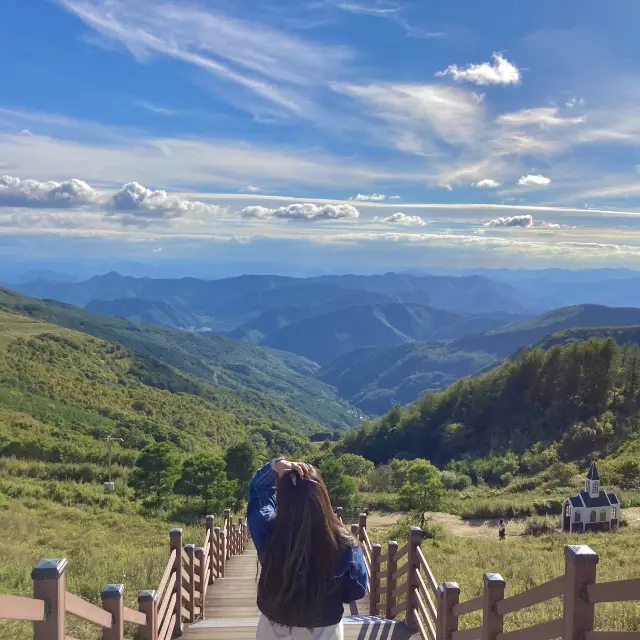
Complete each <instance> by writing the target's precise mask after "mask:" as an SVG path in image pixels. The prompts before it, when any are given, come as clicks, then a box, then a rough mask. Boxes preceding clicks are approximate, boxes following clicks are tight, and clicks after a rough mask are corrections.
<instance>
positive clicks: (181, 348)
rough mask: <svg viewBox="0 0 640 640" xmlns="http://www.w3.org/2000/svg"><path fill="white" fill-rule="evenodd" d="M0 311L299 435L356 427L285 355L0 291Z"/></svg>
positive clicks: (355, 415) (327, 391)
mask: <svg viewBox="0 0 640 640" xmlns="http://www.w3.org/2000/svg"><path fill="white" fill-rule="evenodd" d="M2 307H4V308H6V309H10V310H13V311H17V312H20V313H24V314H26V315H29V316H32V317H35V318H39V319H41V320H44V321H47V322H51V323H52V324H56V325H59V326H62V327H66V328H68V329H74V330H77V331H81V332H84V333H88V334H90V335H93V336H95V337H97V338H101V339H103V340H106V341H108V342H111V343H114V344H120V345H122V346H124V347H126V348H128V349H131V350H133V351H135V352H136V353H137V354H139V355H141V356H145V357H148V358H151V359H153V360H156V361H158V362H161V363H163V364H165V365H169V366H171V367H174V368H176V369H179V370H180V371H182V372H183V373H186V374H188V375H190V376H193V377H195V378H197V379H199V380H202V381H204V382H205V383H207V384H209V385H213V386H215V387H217V388H219V389H221V390H222V391H224V390H227V391H228V392H230V395H231V396H233V397H235V398H236V400H239V401H241V402H242V403H243V404H246V405H250V406H252V407H253V408H254V409H255V411H258V412H260V413H261V415H262V416H263V417H264V418H267V419H270V420H273V421H276V422H282V423H285V424H287V425H289V426H292V427H294V428H296V429H298V430H300V431H306V432H308V433H311V432H315V431H319V430H327V429H329V430H337V429H344V428H347V427H349V426H352V425H354V424H357V423H358V421H359V412H358V411H357V410H354V409H353V408H351V407H350V406H349V405H348V404H347V403H346V402H345V401H344V400H341V399H340V398H339V397H338V396H337V395H336V393H335V391H334V390H333V389H332V388H331V387H330V386H328V385H326V384H324V383H322V382H320V381H318V380H316V379H315V378H314V377H313V374H315V372H316V371H317V370H318V365H317V364H316V363H313V362H310V361H309V360H305V359H304V358H301V357H299V356H296V355H294V354H292V353H285V352H277V351H272V350H267V349H261V348H260V347H254V346H253V345H250V344H247V343H245V342H240V341H237V340H229V339H227V338H221V337H205V336H200V335H198V334H196V333H192V332H187V331H181V330H178V329H169V328H167V327H160V326H155V325H147V324H136V323H133V322H129V321H128V320H124V319H123V318H113V317H108V316H100V315H96V314H93V313H90V312H88V311H86V310H84V309H80V308H77V307H73V306H70V305H67V304H62V303H58V302H54V301H40V300H33V299H30V298H26V297H24V296H21V295H20V294H16V293H14V292H12V291H9V290H8V289H3V288H1V287H0V308H2Z"/></svg>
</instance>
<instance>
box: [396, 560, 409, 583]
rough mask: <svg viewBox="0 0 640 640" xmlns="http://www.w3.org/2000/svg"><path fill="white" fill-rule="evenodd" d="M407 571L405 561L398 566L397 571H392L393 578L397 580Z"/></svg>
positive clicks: (407, 566) (407, 564)
mask: <svg viewBox="0 0 640 640" xmlns="http://www.w3.org/2000/svg"><path fill="white" fill-rule="evenodd" d="M408 571H409V563H408V562H406V563H405V564H404V565H403V566H402V567H400V568H399V569H398V570H397V571H394V572H393V579H394V580H397V579H398V578H402V576H403V575H404V574H405V573H407V572H408Z"/></svg>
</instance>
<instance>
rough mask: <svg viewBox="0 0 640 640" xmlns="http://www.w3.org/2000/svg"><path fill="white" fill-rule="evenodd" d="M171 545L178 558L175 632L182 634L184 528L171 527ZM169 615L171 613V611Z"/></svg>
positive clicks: (176, 561) (174, 568) (175, 569)
mask: <svg viewBox="0 0 640 640" xmlns="http://www.w3.org/2000/svg"><path fill="white" fill-rule="evenodd" d="M169 545H170V549H171V551H174V550H175V552H176V559H175V560H174V563H173V571H174V572H175V574H176V583H175V586H174V587H173V590H174V592H175V594H176V605H175V609H174V613H175V614H176V623H175V627H174V632H173V634H174V635H175V636H181V635H182V529H171V532H170V533H169ZM167 615H169V616H170V615H171V614H170V613H169V614H167Z"/></svg>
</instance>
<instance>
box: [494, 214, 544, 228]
mask: <svg viewBox="0 0 640 640" xmlns="http://www.w3.org/2000/svg"><path fill="white" fill-rule="evenodd" d="M484 226H485V227H524V228H528V227H532V226H533V216H531V215H529V214H526V215H521V216H508V217H506V218H496V219H495V220H491V221H490V222H485V225H484Z"/></svg>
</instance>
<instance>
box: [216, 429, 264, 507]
mask: <svg viewBox="0 0 640 640" xmlns="http://www.w3.org/2000/svg"><path fill="white" fill-rule="evenodd" d="M224 459H225V463H226V467H227V477H228V478H229V480H235V481H236V483H237V497H238V499H240V500H241V499H244V498H245V497H246V495H247V491H248V489H249V481H250V480H251V478H252V477H253V474H254V473H255V472H256V470H257V469H258V467H259V466H260V462H261V460H260V456H259V454H258V451H257V450H256V448H255V447H254V446H253V444H252V443H251V442H249V441H248V440H245V441H244V442H239V443H238V444H234V445H233V446H231V447H229V448H228V449H227V452H226V453H225V456H224Z"/></svg>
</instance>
